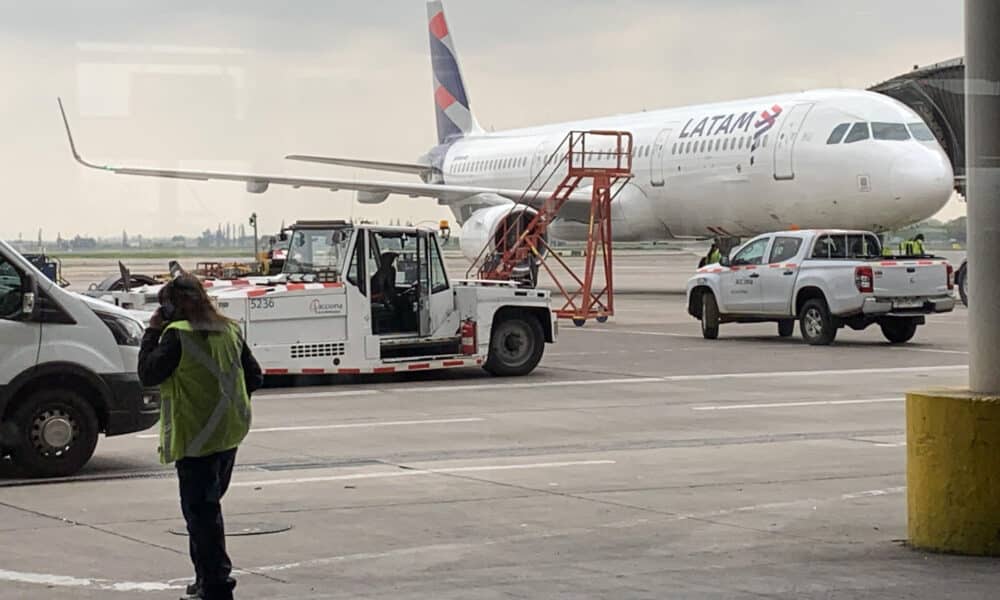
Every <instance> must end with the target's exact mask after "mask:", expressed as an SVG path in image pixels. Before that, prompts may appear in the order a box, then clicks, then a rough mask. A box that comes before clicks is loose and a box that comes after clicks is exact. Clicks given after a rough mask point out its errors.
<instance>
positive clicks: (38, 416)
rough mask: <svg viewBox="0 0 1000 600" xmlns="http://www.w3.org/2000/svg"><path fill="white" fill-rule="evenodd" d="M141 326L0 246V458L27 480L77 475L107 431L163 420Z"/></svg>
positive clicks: (114, 432)
mask: <svg viewBox="0 0 1000 600" xmlns="http://www.w3.org/2000/svg"><path fill="white" fill-rule="evenodd" d="M142 333H143V325H142V323H141V322H140V321H139V320H137V319H136V318H135V317H133V316H132V315H130V314H129V313H128V312H127V311H125V310H122V309H120V308H117V307H115V306H109V305H108V304H105V303H102V302H99V301H97V300H94V299H91V298H88V297H86V296H82V295H80V294H75V293H72V292H69V291H67V290H65V289H63V288H61V287H60V286H58V285H56V284H55V283H54V282H52V281H51V280H50V279H49V278H48V277H46V276H45V275H44V274H43V273H42V272H41V271H40V270H38V269H37V268H36V267H35V266H34V265H33V264H32V263H31V262H30V261H29V260H27V259H26V258H25V257H23V256H22V255H20V254H18V253H17V252H16V251H15V250H14V249H13V248H11V247H10V246H9V245H7V244H6V243H4V242H2V241H0V455H3V456H8V457H10V458H12V459H13V461H14V463H15V464H16V465H17V466H18V467H19V468H20V469H21V470H23V471H24V472H25V474H27V475H30V476H65V475H70V474H72V473H74V472H76V471H77V470H79V469H80V468H81V467H83V465H84V464H86V463H87V461H88V460H90V457H91V456H92V455H93V453H94V449H95V447H96V445H97V441H98V437H99V435H100V434H101V433H104V434H105V435H108V436H113V435H122V434H126V433H132V432H135V431H141V430H143V429H147V428H149V427H151V426H152V425H153V424H155V423H156V421H157V420H158V419H159V394H158V392H156V391H155V390H144V389H143V387H142V384H141V383H140V382H139V376H138V375H137V373H136V368H137V363H138V359H139V342H140V340H141V338H142Z"/></svg>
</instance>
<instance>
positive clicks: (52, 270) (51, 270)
mask: <svg viewBox="0 0 1000 600" xmlns="http://www.w3.org/2000/svg"><path fill="white" fill-rule="evenodd" d="M23 256H24V258H26V259H27V260H28V261H29V262H31V264H33V265H35V268H37V269H38V270H39V271H41V272H42V274H43V275H45V276H46V277H48V278H49V279H50V280H51V281H53V282H55V283H57V284H58V285H59V286H60V287H69V282H68V281H66V279H64V278H63V275H62V261H61V260H59V259H58V258H56V257H54V256H49V255H47V254H44V253H42V254H24V255H23Z"/></svg>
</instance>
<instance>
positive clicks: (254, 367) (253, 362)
mask: <svg viewBox="0 0 1000 600" xmlns="http://www.w3.org/2000/svg"><path fill="white" fill-rule="evenodd" d="M240 363H242V365H243V380H244V381H245V382H246V385H247V393H248V394H252V393H254V392H256V391H257V390H259V389H260V388H262V387H264V372H263V371H262V370H261V368H260V363H258V362H257V359H256V358H254V356H253V353H252V352H250V347H249V346H247V343H246V342H243V351H242V352H241V353H240Z"/></svg>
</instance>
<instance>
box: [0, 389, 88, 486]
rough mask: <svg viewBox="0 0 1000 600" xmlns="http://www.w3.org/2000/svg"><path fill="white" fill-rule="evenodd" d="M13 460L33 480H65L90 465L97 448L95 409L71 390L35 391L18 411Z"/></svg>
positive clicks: (15, 422) (15, 420)
mask: <svg viewBox="0 0 1000 600" xmlns="http://www.w3.org/2000/svg"><path fill="white" fill-rule="evenodd" d="M12 417H13V418H12V419H11V420H12V421H13V423H14V425H15V427H16V428H17V436H16V442H17V444H16V446H15V447H14V448H13V452H12V454H13V458H14V462H15V464H16V465H17V466H19V467H20V468H21V469H23V470H24V471H26V472H27V474H28V475H29V476H32V477H65V476H67V475H72V474H73V473H76V472H77V471H79V470H80V469H81V468H83V465H85V464H87V461H89V460H90V457H91V456H93V455H94V449H95V448H96V447H97V437H98V433H99V431H98V430H99V424H98V422H97V415H96V413H94V409H93V407H91V406H90V404H89V403H88V402H87V401H86V400H84V398H83V397H82V396H81V395H80V394H78V393H77V392H74V391H72V390H68V389H61V388H55V389H44V390H39V391H37V392H34V393H33V394H31V395H30V396H28V398H27V400H25V401H24V402H23V403H21V404H20V405H19V406H18V407H17V409H16V410H14V413H13V416H12Z"/></svg>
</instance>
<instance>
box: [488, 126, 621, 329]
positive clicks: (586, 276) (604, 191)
mask: <svg viewBox="0 0 1000 600" xmlns="http://www.w3.org/2000/svg"><path fill="white" fill-rule="evenodd" d="M633 152H634V149H633V140H632V134H631V133H628V132H623V131H573V132H570V133H569V135H567V136H566V138H565V139H564V140H563V142H562V143H561V144H560V145H559V147H558V148H557V149H556V150H555V152H553V153H552V155H551V156H550V157H549V159H548V160H547V161H546V163H545V167H544V168H542V169H539V171H538V174H537V175H536V176H535V178H534V180H533V181H532V183H531V184H530V185H529V186H528V188H527V189H526V190H525V192H524V194H523V196H522V197H521V198H520V199H519V200H518V201H517V202H515V203H514V204H513V205H512V206H511V207H510V209H509V212H508V217H509V216H511V215H518V216H519V218H504V219H502V221H501V223H502V225H501V226H500V227H498V228H497V230H496V232H495V233H494V235H493V236H492V238H491V239H490V240H488V241H487V243H486V245H485V246H484V247H483V250H482V252H480V254H479V257H478V258H477V259H476V260H475V261H474V262H473V264H472V266H471V267H470V268H469V274H470V275H471V274H472V273H476V274H477V276H478V278H479V279H482V280H493V281H516V282H518V283H520V284H521V285H522V286H524V287H530V288H534V287H535V286H536V285H537V284H538V275H539V273H540V272H541V271H544V272H545V273H546V274H547V275H548V276H549V278H550V279H551V281H552V284H553V285H554V286H555V288H556V289H557V290H558V292H559V295H560V296H561V300H560V302H562V306H561V307H560V308H558V309H556V314H557V315H558V316H559V317H560V318H563V319H572V320H573V322H574V323H575V324H576V325H578V326H582V325H583V324H585V323H586V322H587V320H589V319H597V320H598V321H599V322H604V321H607V319H608V318H609V317H611V316H613V315H614V312H615V302H614V275H613V251H612V240H613V237H612V231H611V204H612V202H613V201H614V198H615V195H616V193H617V192H618V191H620V190H621V189H622V188H623V187H624V186H625V184H627V183H628V182H629V180H630V179H631V178H632V159H633ZM552 183H555V186H554V187H552V185H551V184H552ZM587 187H589V188H590V192H591V202H590V215H589V220H588V222H587V228H588V229H587V246H586V251H585V253H584V268H583V273H577V271H576V270H575V269H573V268H571V267H570V266H569V264H568V263H567V262H566V261H565V260H564V259H563V258H562V256H560V254H559V253H558V252H553V250H552V246H551V245H550V244H549V233H548V229H549V226H550V225H551V224H552V223H553V222H555V221H556V219H558V218H559V212H560V210H561V209H562V208H563V206H564V205H565V204H566V202H567V201H568V200H569V198H570V196H571V195H572V194H573V192H575V191H576V190H578V189H580V188H587ZM539 203H540V208H538V209H537V210H533V209H531V208H530V207H532V206H538V205H539Z"/></svg>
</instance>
